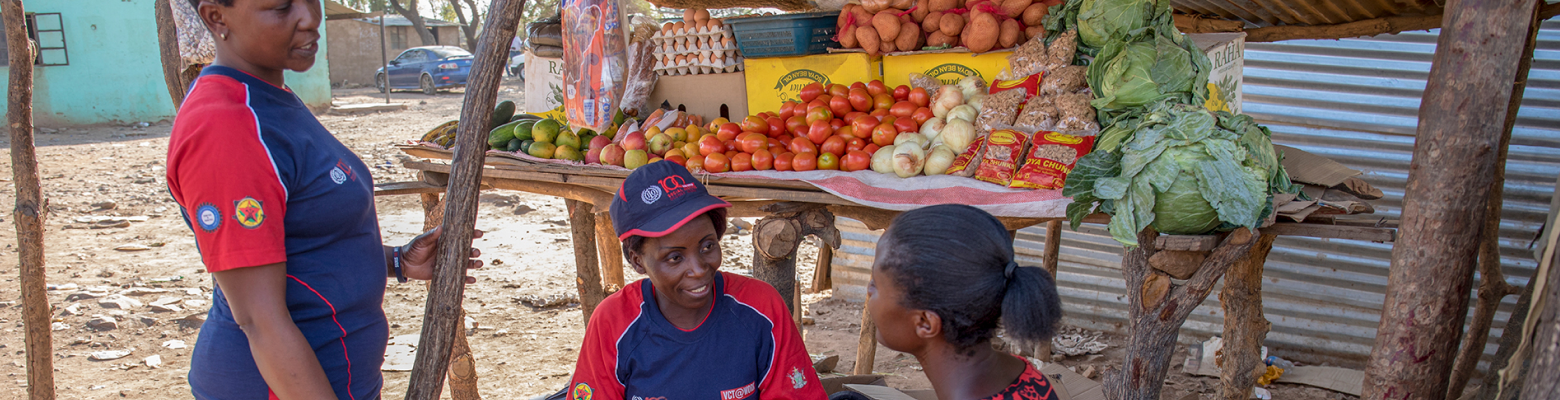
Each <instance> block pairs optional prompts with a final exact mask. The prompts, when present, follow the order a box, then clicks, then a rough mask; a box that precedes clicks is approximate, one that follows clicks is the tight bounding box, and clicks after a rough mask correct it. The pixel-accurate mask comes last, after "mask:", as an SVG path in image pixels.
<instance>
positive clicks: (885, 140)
mask: <svg viewBox="0 0 1560 400" xmlns="http://www.w3.org/2000/svg"><path fill="white" fill-rule="evenodd" d="M897 137H899V130H898V129H895V128H894V124H881V125H878V126H877V128H873V129H872V144H876V145H878V146H890V145H893V144H894V138H897Z"/></svg>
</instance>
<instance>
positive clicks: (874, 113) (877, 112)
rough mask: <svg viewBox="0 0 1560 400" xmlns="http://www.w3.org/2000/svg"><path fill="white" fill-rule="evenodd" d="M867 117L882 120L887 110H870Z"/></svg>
mask: <svg viewBox="0 0 1560 400" xmlns="http://www.w3.org/2000/svg"><path fill="white" fill-rule="evenodd" d="M867 115H871V116H874V117H878V118H883V116H885V115H888V109H886V108H883V109H877V110H872V113H870V114H867Z"/></svg>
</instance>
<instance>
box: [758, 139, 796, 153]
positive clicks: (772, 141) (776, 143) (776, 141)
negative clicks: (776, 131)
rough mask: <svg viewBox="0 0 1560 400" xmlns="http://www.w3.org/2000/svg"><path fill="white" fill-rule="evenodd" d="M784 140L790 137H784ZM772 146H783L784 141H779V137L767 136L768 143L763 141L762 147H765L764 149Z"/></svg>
mask: <svg viewBox="0 0 1560 400" xmlns="http://www.w3.org/2000/svg"><path fill="white" fill-rule="evenodd" d="M786 140H791V139H790V138H786ZM774 147H785V142H783V141H781V140H780V139H777V138H769V143H765V144H764V148H766V149H767V148H774ZM771 152H772V151H771Z"/></svg>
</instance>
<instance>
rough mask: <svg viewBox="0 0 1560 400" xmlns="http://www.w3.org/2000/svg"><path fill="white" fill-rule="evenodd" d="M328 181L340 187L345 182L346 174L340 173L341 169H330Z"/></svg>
mask: <svg viewBox="0 0 1560 400" xmlns="http://www.w3.org/2000/svg"><path fill="white" fill-rule="evenodd" d="M330 180H331V182H336V184H337V185H340V184H342V183H343V182H346V181H347V173H346V172H345V171H342V170H341V167H335V168H331V169H330Z"/></svg>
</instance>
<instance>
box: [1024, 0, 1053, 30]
mask: <svg viewBox="0 0 1560 400" xmlns="http://www.w3.org/2000/svg"><path fill="white" fill-rule="evenodd" d="M1050 13H1051V8H1050V7H1046V6H1045V4H1043V3H1035V4H1030V5H1029V8H1025V9H1024V15H1022V16H1021V18H1019V19H1020V20H1023V21H1024V26H1035V25H1040V23H1041V22H1044V20H1045V15H1046V14H1050Z"/></svg>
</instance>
